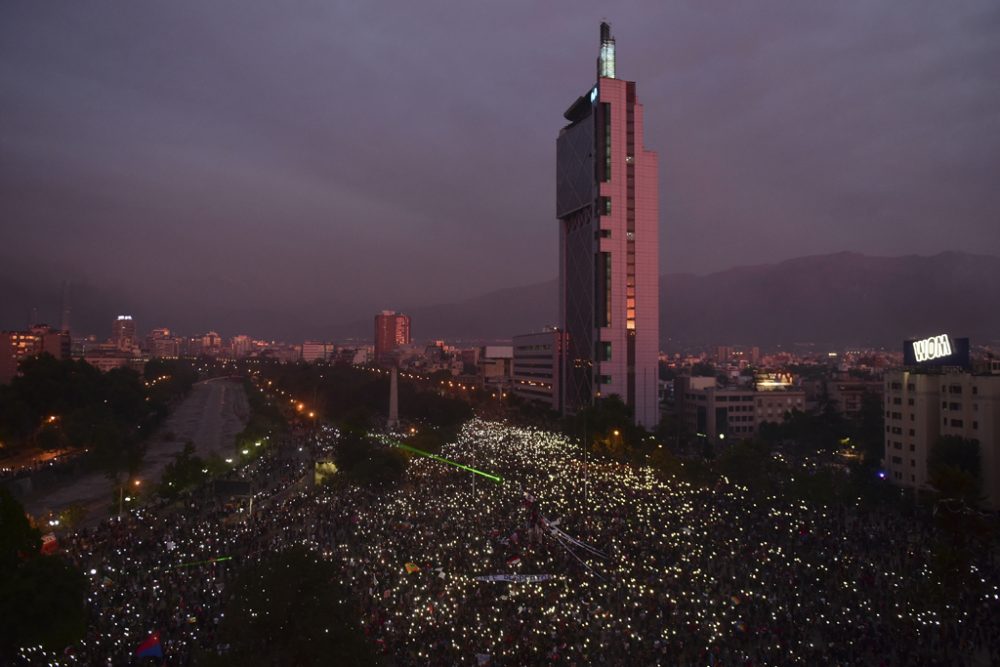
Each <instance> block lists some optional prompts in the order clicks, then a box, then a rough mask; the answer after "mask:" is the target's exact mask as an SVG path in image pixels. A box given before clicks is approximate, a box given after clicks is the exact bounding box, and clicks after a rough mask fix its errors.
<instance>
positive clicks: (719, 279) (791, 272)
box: [344, 252, 1000, 349]
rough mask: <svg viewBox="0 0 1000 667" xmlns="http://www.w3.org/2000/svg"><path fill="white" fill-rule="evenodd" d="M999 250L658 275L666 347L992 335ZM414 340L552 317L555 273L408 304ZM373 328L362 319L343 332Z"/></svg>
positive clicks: (494, 330) (523, 328) (829, 258)
mask: <svg viewBox="0 0 1000 667" xmlns="http://www.w3.org/2000/svg"><path fill="white" fill-rule="evenodd" d="M998 305H1000V257H992V256H985V255H973V254H969V253H961V252H943V253H940V254H937V255H933V256H930V257H922V256H916V255H909V256H905V257H871V256H867V255H862V254H858V253H851V252H842V253H836V254H832V255H817V256H812V257H800V258H797V259H790V260H787V261H784V262H780V263H777V264H764V265H758V266H743V267H737V268H734V269H729V270H727V271H720V272H718V273H712V274H709V275H705V276H696V275H692V274H667V275H665V276H662V277H661V279H660V335H661V343H662V344H663V346H664V347H667V348H670V349H676V348H678V347H684V346H700V345H713V344H728V343H736V344H739V343H744V344H754V345H761V346H772V345H779V344H792V343H796V342H814V343H816V344H820V345H831V346H842V345H887V346H896V345H897V344H898V343H900V342H901V341H902V340H903V339H904V338H907V337H910V336H924V335H931V334H934V333H940V332H950V333H952V334H953V335H968V336H970V337H971V338H972V339H973V343H974V344H975V343H986V342H989V341H990V340H997V339H1000V308H998ZM406 312H407V313H409V314H410V315H411V316H412V317H413V331H414V335H415V336H416V337H417V338H419V339H424V338H445V339H455V338H462V339H466V340H469V339H499V338H507V337H510V336H512V335H515V334H519V333H527V332H530V331H538V330H540V329H541V328H542V327H543V326H545V325H547V324H553V323H555V322H556V320H557V317H558V313H557V304H556V282H555V281H554V280H553V281H549V282H545V283H539V284H535V285H528V286H525V287H518V288H511V289H506V290H502V291H499V292H492V293H489V294H484V295H482V296H480V297H477V298H474V299H469V300H467V301H462V302H459V303H451V304H443V305H438V306H431V307H425V308H414V309H411V310H407V311H406ZM348 331H349V332H350V333H351V335H357V336H371V333H370V331H371V322H370V321H369V320H364V321H359V322H356V323H355V324H354V325H352V326H349V327H345V328H344V333H347V332H348Z"/></svg>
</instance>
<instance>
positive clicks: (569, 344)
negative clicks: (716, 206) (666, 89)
mask: <svg viewBox="0 0 1000 667" xmlns="http://www.w3.org/2000/svg"><path fill="white" fill-rule="evenodd" d="M615 58H616V52H615V40H614V39H613V38H612V37H611V29H610V27H609V26H608V25H607V24H606V23H602V24H601V43H600V52H599V57H598V60H597V82H596V84H595V85H594V86H593V87H591V88H590V89H589V90H588V91H587V92H586V93H584V94H583V95H582V96H580V97H579V98H578V99H577V100H576V101H575V102H573V104H572V105H570V107H569V109H568V110H567V111H566V113H565V114H564V116H565V118H566V120H567V121H569V123H568V124H567V125H566V126H565V127H563V128H562V130H561V131H560V132H559V137H558V139H557V142H556V215H557V217H558V218H559V226H560V243H559V315H560V322H561V328H562V330H563V331H565V333H566V336H567V341H566V348H567V350H566V351H567V359H566V363H565V367H564V383H563V384H564V395H565V405H564V408H565V410H566V411H567V412H575V411H576V410H578V409H580V408H582V407H584V406H587V405H590V404H591V403H592V402H593V401H594V399H596V398H600V397H607V396H611V395H613V394H617V395H618V396H620V397H621V398H622V400H623V401H624V402H625V403H626V404H627V405H629V406H630V407H631V408H632V410H633V413H634V416H635V420H636V422H637V423H639V424H642V425H644V426H647V427H652V426H654V425H655V424H656V423H657V422H658V421H659V402H658V396H657V373H658V369H657V358H658V351H659V225H658V207H659V204H658V195H657V174H658V164H657V156H656V154H655V153H653V152H652V151H648V150H646V149H645V147H644V146H643V108H642V105H641V104H639V102H638V98H637V96H636V85H635V83H634V82H632V81H624V80H621V79H618V78H617V73H616V63H615Z"/></svg>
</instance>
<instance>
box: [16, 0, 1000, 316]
mask: <svg viewBox="0 0 1000 667" xmlns="http://www.w3.org/2000/svg"><path fill="white" fill-rule="evenodd" d="M602 19H606V20H608V21H609V22H610V23H611V27H612V32H613V34H614V36H615V38H616V40H617V58H618V75H619V77H620V78H626V79H630V80H635V81H637V82H638V96H639V100H640V102H642V103H643V104H644V106H645V114H646V137H645V143H646V146H647V147H648V148H650V149H652V150H655V151H657V152H658V153H659V155H660V196H661V208H660V223H661V266H660V268H661V272H662V273H673V272H693V273H699V274H704V273H709V272H713V271H719V270H723V269H726V268H730V267H733V266H738V265H746V264H761V263H768V262H774V261H779V260H783V259H787V258H791V257H798V256H803V255H811V254H825V253H833V252H838V251H844V250H851V251H860V252H866V253H870V254H876V255H893V256H894V255H906V254H933V253H936V252H939V251H942V250H964V251H972V252H978V253H984V254H1000V187H998V183H1000V85H998V82H1000V4H997V3H996V2H995V0H956V1H954V2H929V1H928V2H924V1H914V2H900V1H898V0H895V1H892V2H887V1H884V0H841V1H838V2H824V3H790V2H786V1H774V0H757V1H755V2H752V3H731V2H720V1H716V0H690V1H688V2H662V0H651V1H649V2H621V3H607V2H603V3H597V2H586V1H582V0H576V1H573V2H561V1H559V2H556V1H547V2H537V1H536V2H527V1H522V0H505V1H504V2H485V1H481V0H471V1H464V2H460V1H454V2H440V1H438V0H428V1H422V2H419V3H415V2H344V3H337V2H331V1H330V0H322V1H320V0H315V1H313V0H299V1H294V2H281V3H277V2H270V1H267V2H265V1H262V0H239V1H226V0H214V1H212V2H203V1H201V0H198V1H194V0H190V1H189V0H182V1H170V2H167V1H165V0H161V1H157V2H141V3H139V2H124V3H123V2H97V1H94V2H85V3H77V2H36V1H22V0H6V1H5V2H3V3H0V202H2V206H0V272H2V271H7V272H11V271H14V272H19V273H20V275H22V276H23V275H24V273H25V272H26V271H34V272H37V273H38V274H40V276H42V278H43V282H45V284H51V285H53V288H52V290H53V291H54V292H57V291H58V282H59V280H61V279H70V280H72V281H74V282H75V283H79V284H87V285H90V286H91V287H92V288H93V289H95V290H97V291H103V292H105V293H107V294H109V295H113V296H109V297H108V298H109V299H111V300H112V301H113V302H114V306H115V307H117V308H119V309H120V310H122V311H126V310H129V309H133V310H134V309H136V308H139V307H140V304H142V307H145V308H146V309H147V310H149V309H153V310H155V304H158V303H162V304H168V303H169V304H174V306H173V307H174V308H176V307H177V304H180V303H190V304H193V306H192V307H194V308H195V309H197V308H201V309H203V310H204V311H205V312H210V313H211V312H216V313H222V312H223V311H225V312H227V313H229V312H230V311H232V312H237V311H238V312H242V313H244V315H246V317H247V318H249V319H252V318H253V317H259V318H267V317H286V316H287V314H288V313H291V312H307V311H308V312H316V311H323V312H324V313H327V314H328V316H329V317H331V318H335V317H337V316H338V315H337V314H340V315H342V316H343V317H353V316H355V315H357V314H360V313H369V312H375V311H377V310H380V309H382V308H401V307H407V306H418V305H425V304H433V303H446V302H450V301H455V300H460V299H464V298H469V297H473V296H476V295H479V294H482V293H484V292H488V291H491V290H495V289H502V288H506V287H512V286H518V285H526V284H531V283H536V282H541V281H545V280H549V279H551V278H553V277H555V276H556V275H557V273H558V249H557V238H558V236H557V232H558V224H557V221H556V219H555V210H554V209H555V203H554V200H555V139H556V136H557V134H558V131H559V129H560V127H561V126H562V125H563V124H564V122H565V121H564V120H563V118H562V112H563V111H564V110H565V109H566V108H567V107H568V106H569V104H570V103H571V102H572V101H573V100H575V99H576V97H577V96H578V95H581V94H583V93H584V92H585V91H587V90H588V89H589V88H590V87H591V86H592V85H593V83H594V79H595V60H596V57H597V51H598V41H599V40H598V34H599V33H598V26H599V23H600V21H601V20H602ZM36 282H37V281H36ZM56 298H58V297H57V296H56ZM163 307H164V309H165V312H166V311H167V310H169V308H168V307H167V306H166V305H164V306H163ZM227 316H228V315H220V317H222V318H223V319H224V318H225V317H227ZM18 317H20V315H18ZM235 317H236V316H235V315H233V318H235ZM0 318H7V319H6V320H5V321H3V322H0V324H3V325H5V326H11V323H10V322H9V321H8V320H9V319H10V315H9V314H8V313H0ZM248 321H249V320H248ZM18 324H19V322H18ZM224 324H225V323H224V322H223V323H220V324H219V325H218V326H219V328H225V326H224ZM151 326H153V325H152V324H151ZM206 328H207V325H206Z"/></svg>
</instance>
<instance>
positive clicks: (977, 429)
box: [883, 367, 1000, 510]
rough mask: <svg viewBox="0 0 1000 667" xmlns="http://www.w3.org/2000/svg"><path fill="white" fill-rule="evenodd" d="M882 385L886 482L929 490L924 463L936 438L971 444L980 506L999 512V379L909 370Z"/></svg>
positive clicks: (966, 373)
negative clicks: (979, 483)
mask: <svg viewBox="0 0 1000 667" xmlns="http://www.w3.org/2000/svg"><path fill="white" fill-rule="evenodd" d="M884 382H885V459H884V461H883V463H884V466H885V473H886V478H887V479H888V480H889V481H890V482H892V483H893V484H896V485H898V486H903V487H908V488H914V489H925V490H926V489H930V488H931V483H930V471H929V470H928V465H927V463H928V458H929V456H930V453H931V448H932V447H934V445H935V443H936V442H937V441H938V438H940V437H941V436H948V435H950V436H957V437H960V438H963V439H967V440H974V441H976V442H978V443H979V463H980V472H981V477H982V487H981V491H982V493H983V495H984V498H985V501H984V504H985V506H986V507H988V508H989V509H993V510H997V509H1000V375H996V374H991V373H981V374H980V373H972V372H970V371H968V370H963V369H958V368H944V369H941V368H926V367H925V368H920V367H911V368H905V369H898V370H892V371H888V372H887V373H886V375H885V378H884Z"/></svg>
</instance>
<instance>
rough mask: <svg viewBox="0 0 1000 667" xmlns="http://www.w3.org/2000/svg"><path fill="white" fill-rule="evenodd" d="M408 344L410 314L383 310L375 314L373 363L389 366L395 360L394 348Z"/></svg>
mask: <svg viewBox="0 0 1000 667" xmlns="http://www.w3.org/2000/svg"><path fill="white" fill-rule="evenodd" d="M409 344H410V316H409V315H403V314H402V313H397V312H395V311H392V310H383V311H382V312H381V313H379V314H378V315H376V316H375V363H376V364H378V365H379V366H389V365H392V364H393V363H394V361H395V355H394V354H393V352H395V350H396V348H398V347H399V346H400V345H409Z"/></svg>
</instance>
